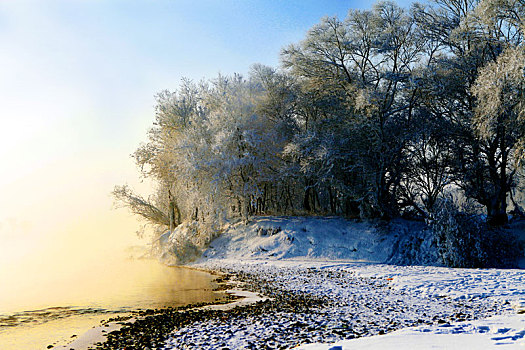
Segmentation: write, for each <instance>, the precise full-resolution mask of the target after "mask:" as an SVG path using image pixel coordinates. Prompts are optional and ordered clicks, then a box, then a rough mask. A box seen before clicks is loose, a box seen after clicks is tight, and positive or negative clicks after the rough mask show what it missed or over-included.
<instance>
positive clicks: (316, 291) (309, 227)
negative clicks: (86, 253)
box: [166, 217, 525, 350]
mask: <svg viewBox="0 0 525 350" xmlns="http://www.w3.org/2000/svg"><path fill="white" fill-rule="evenodd" d="M415 229H416V230H419V229H420V228H419V227H417V225H416V227H415ZM403 230H405V231H403ZM409 231H410V229H409ZM411 233H413V232H408V235H410V234H411ZM406 236H407V232H406V225H405V227H403V225H401V224H396V223H394V224H393V225H391V226H390V227H389V228H388V229H382V228H381V227H379V226H377V225H373V224H370V223H365V222H358V221H352V220H345V219H341V218H324V217H313V218H312V217H310V218H306V217H262V218H257V219H255V220H253V221H252V222H251V223H248V224H244V223H237V224H236V225H231V226H230V227H228V228H226V229H225V231H224V232H223V234H222V235H221V236H220V237H219V238H217V239H215V240H214V241H213V242H212V243H211V244H210V246H209V248H208V249H206V250H205V251H204V252H203V255H202V258H201V259H200V260H198V261H196V262H194V263H192V265H193V266H195V267H199V268H206V269H214V270H222V271H228V272H234V273H235V272H237V273H242V274H252V275H255V276H258V278H260V279H262V280H265V281H268V282H269V283H272V284H273V285H274V286H277V287H278V288H282V289H285V290H288V291H292V292H299V293H308V294H310V295H313V296H317V297H322V298H330V299H331V300H333V304H331V305H330V306H327V307H326V309H323V310H318V311H316V312H314V313H312V314H310V315H298V314H295V315H291V314H290V315H288V314H280V315H278V317H277V316H275V315H264V316H260V317H259V318H256V317H254V318H253V319H246V320H238V319H237V320H236V321H235V322H236V323H235V324H230V325H228V324H227V323H219V324H213V323H208V324H199V325H196V326H194V327H196V328H195V329H193V328H192V327H193V326H190V327H189V328H188V329H185V330H184V332H186V333H185V334H186V335H184V336H187V334H192V336H193V337H196V338H195V339H193V340H192V341H195V342H197V343H198V342H199V339H198V338H199V336H200V335H199V333H207V332H212V333H214V334H215V336H216V337H217V338H220V339H221V341H222V342H223V343H224V344H228V345H229V346H230V347H231V348H243V344H246V343H247V342H248V343H249V342H254V341H257V340H259V341H260V339H261V337H262V336H263V335H264V336H266V335H267V334H270V335H271V339H282V341H288V342H290V339H287V338H286V337H287V336H288V335H287V334H286V327H288V326H289V324H293V322H296V321H297V318H301V320H302V321H301V322H306V323H309V324H310V325H314V324H317V325H321V328H322V329H324V330H326V331H323V330H321V331H319V332H313V333H312V332H310V333H309V335H311V338H310V342H314V344H308V345H302V346H300V347H299V349H333V350H336V349H358V350H359V349H378V348H384V349H394V348H409V347H413V348H414V349H462V350H463V349H490V348H496V349H514V348H523V347H524V346H525V341H524V336H525V283H524V282H525V271H523V270H518V269H513V270H512V269H451V268H445V267H439V266H396V265H391V264H385V262H389V261H396V260H397V261H399V260H403V257H402V256H401V255H402V254H404V253H406V252H403V251H400V244H399V242H400V241H401V239H402V238H403V237H406ZM420 249H423V250H425V251H424V252H417V254H419V255H420V256H425V257H426V258H425V259H423V260H425V261H427V262H429V261H432V258H431V257H432V256H433V252H432V251H431V250H432V247H430V246H428V245H427V246H425V247H421V248H420ZM429 257H430V260H429ZM435 262H436V261H434V263H435ZM261 317H262V318H261ZM276 317H277V318H276ZM303 318H304V320H303ZM224 322H226V321H224ZM268 324H273V325H274V326H275V327H273V326H272V327H268ZM199 327H200V329H205V332H199ZM232 327H233V328H235V329H237V330H238V332H237V333H236V331H235V329H233V328H232ZM345 327H346V328H345ZM343 328H344V329H348V330H349V331H348V332H349V333H348V334H343V335H341V336H340V333H336V332H332V330H340V329H343ZM225 329H229V330H230V331H229V332H227V333H226V332H225V331H224V330H225ZM283 330H284V331H283ZM350 331H351V332H354V333H351V334H350ZM272 332H273V333H272ZM280 332H281V333H280ZM282 332H284V333H282ZM383 332H385V333H387V334H386V335H379V334H381V333H383ZM270 335H268V336H270ZM180 336H182V335H177V333H176V332H175V333H174V335H173V338H172V339H171V340H169V341H168V342H167V347H166V348H167V349H169V348H171V347H170V346H174V347H175V348H176V347H177V344H179V343H177V341H178V340H177V339H178V338H177V337H180ZM221 337H222V338H221ZM228 337H229V338H228ZM352 337H358V338H355V339H349V338H352ZM294 340H295V339H294ZM299 340H300V339H299ZM299 343H301V342H299ZM303 343H304V342H303ZM202 344H205V342H203V343H202ZM295 344H297V342H296V343H295ZM204 348H206V347H204ZM209 348H213V345H209Z"/></svg>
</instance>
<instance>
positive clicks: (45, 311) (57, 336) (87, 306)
mask: <svg viewBox="0 0 525 350" xmlns="http://www.w3.org/2000/svg"><path fill="white" fill-rule="evenodd" d="M35 269H38V266H35ZM30 276H31V277H33V276H34V274H31V275H30ZM45 276H46V277H47V278H48V280H47V282H46V281H45V280H43V279H38V278H36V279H35V281H34V283H33V284H32V283H30V281H27V280H26V281H24V280H23V279H20V278H19V279H18V282H16V281H13V279H11V280H10V281H9V282H8V281H7V280H5V279H4V280H2V281H1V282H2V288H1V289H0V348H1V349H3V350H11V349H12V350H14V349H17V350H23V349H28V350H29V349H31V350H32V349H45V348H46V347H47V346H48V345H54V346H58V345H64V344H66V343H68V342H70V341H72V340H74V339H75V338H76V336H78V335H81V334H82V333H85V332H86V331H87V330H89V329H90V328H92V327H93V326H95V325H97V324H99V323H100V321H101V320H103V319H107V318H109V317H114V316H116V315H123V314H126V313H128V312H129V311H132V310H138V309H150V308H161V307H169V306H181V305H186V304H191V303H196V302H212V301H216V300H220V298H221V294H220V293H218V292H214V291H213V289H214V287H215V286H216V285H215V283H214V282H213V280H214V276H212V275H210V274H208V273H204V272H201V271H196V270H191V269H187V268H181V267H167V266H164V265H161V264H159V263H158V262H156V261H153V260H144V259H139V260H136V259H120V260H117V259H114V260H113V261H111V262H110V263H108V261H105V262H104V263H103V264H101V265H99V266H95V268H93V266H92V267H91V268H90V270H89V272H87V271H85V272H79V273H77V274H76V275H75V277H74V278H71V276H69V277H68V278H65V279H62V280H61V279H60V278H58V279H56V278H52V279H49V276H50V275H49V274H45ZM32 279H33V278H32Z"/></svg>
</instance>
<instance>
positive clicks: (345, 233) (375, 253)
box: [203, 217, 397, 262]
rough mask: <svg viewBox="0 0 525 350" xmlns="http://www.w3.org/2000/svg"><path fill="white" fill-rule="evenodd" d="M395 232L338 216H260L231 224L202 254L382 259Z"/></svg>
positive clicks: (388, 249)
mask: <svg viewBox="0 0 525 350" xmlns="http://www.w3.org/2000/svg"><path fill="white" fill-rule="evenodd" d="M396 239H397V236H396V235H395V234H391V233H386V232H381V231H380V230H378V229H376V228H374V227H373V226H372V225H371V224H370V223H365V222H357V221H352V220H346V219H343V218H337V217H259V218H256V219H254V220H253V221H252V222H250V223H249V224H244V223H237V224H236V225H233V226H231V227H230V228H228V229H227V230H225V232H224V233H223V234H222V235H221V236H220V237H219V238H217V239H215V240H214V241H213V242H212V244H211V245H210V246H209V248H208V249H207V250H206V251H205V252H204V253H203V257H205V258H215V259H217V258H221V259H228V258H231V259H240V258H242V259H268V258H269V259H290V258H295V257H301V258H308V259H317V258H324V259H346V260H354V261H368V262H371V261H374V262H383V261H385V260H387V259H388V258H389V257H390V256H391V255H392V247H393V246H394V244H393V243H394V241H395V240H396Z"/></svg>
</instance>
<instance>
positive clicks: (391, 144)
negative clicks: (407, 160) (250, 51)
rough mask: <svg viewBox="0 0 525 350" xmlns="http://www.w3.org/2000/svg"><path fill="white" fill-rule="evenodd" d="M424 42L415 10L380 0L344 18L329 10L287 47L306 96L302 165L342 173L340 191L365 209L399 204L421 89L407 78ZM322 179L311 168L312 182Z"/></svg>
mask: <svg viewBox="0 0 525 350" xmlns="http://www.w3.org/2000/svg"><path fill="white" fill-rule="evenodd" d="M422 47H423V41H422V40H420V36H419V34H418V31H417V30H416V26H415V23H414V20H413V18H412V17H411V16H410V15H409V14H408V13H407V12H406V11H404V10H403V9H402V8H400V7H398V6H397V5H395V4H394V3H392V2H380V3H378V4H377V5H375V6H374V8H373V10H368V11H360V10H352V11H350V12H349V15H348V17H347V18H346V19H345V20H344V21H340V20H338V19H337V18H324V19H323V20H322V21H321V23H320V24H318V25H316V26H315V27H313V28H312V29H311V30H310V31H309V32H308V34H307V37H306V39H305V40H303V41H302V42H301V43H300V44H299V45H292V46H290V47H288V48H286V49H284V50H283V53H282V56H283V62H284V65H285V67H287V68H288V69H289V70H290V72H291V73H292V74H294V75H296V76H298V77H299V78H300V80H301V83H302V86H303V90H302V93H303V94H304V96H306V97H305V98H304V99H303V100H304V101H305V103H303V104H301V105H300V106H299V107H300V108H301V111H302V113H300V114H299V116H300V117H301V118H302V120H303V125H304V133H303V134H302V136H304V137H303V138H302V139H301V137H302V136H301V135H300V136H299V137H298V138H297V140H296V141H295V144H296V146H295V147H294V149H295V150H299V152H303V153H304V154H303V155H302V156H301V155H297V158H298V159H299V158H300V159H301V161H302V162H303V163H304V165H303V166H302V169H303V170H306V171H308V172H309V174H316V173H319V174H321V175H322V176H323V177H324V178H328V179H330V178H332V179H336V178H337V180H339V181H338V182H339V183H340V184H341V185H342V187H341V188H342V189H343V191H342V197H344V198H346V202H349V203H351V202H353V203H358V206H359V207H360V212H361V214H365V215H367V216H382V217H388V216H392V215H396V213H397V212H398V208H397V199H396V194H395V193H396V191H397V187H398V186H399V183H400V179H401V173H402V171H403V170H402V162H401V156H402V150H403V148H404V147H405V140H406V134H407V132H408V131H409V129H410V122H411V114H412V111H413V107H414V103H415V97H416V94H417V88H416V87H415V86H414V85H413V84H412V82H411V79H410V78H411V74H412V70H413V69H414V67H415V66H416V63H417V62H418V61H419V58H420V54H421V51H422ZM307 179H308V177H307ZM321 179H322V178H321ZM321 179H319V178H316V177H315V176H313V175H312V178H311V179H309V180H310V183H307V186H308V187H307V188H310V187H312V186H314V188H315V186H316V185H317V182H318V181H320V180H321ZM338 187H340V186H338ZM305 202H306V200H305Z"/></svg>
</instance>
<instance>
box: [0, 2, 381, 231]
mask: <svg viewBox="0 0 525 350" xmlns="http://www.w3.org/2000/svg"><path fill="white" fill-rule="evenodd" d="M372 4H373V3H372V2H368V1H345V0H317V1H314V0H192V1H190V0H149V1H146V0H106V1H103V0H16V1H14V0H0V43H1V44H0V122H1V127H0V161H1V164H2V170H3V171H1V172H0V192H1V193H2V194H3V195H2V196H1V197H0V235H1V233H2V232H1V231H2V225H1V224H2V222H3V221H5V220H10V222H20V221H21V220H24V219H23V218H24V217H27V215H26V214H25V213H27V212H28V211H33V212H35V211H36V212H38V213H41V212H42V210H43V208H45V209H46V210H47V211H45V210H44V212H45V213H41V214H40V215H41V216H42V217H43V216H44V215H45V217H46V218H47V217H49V216H52V211H53V210H55V211H58V209H56V208H55V207H56V206H57V205H59V204H56V203H62V206H63V207H64V208H62V209H63V210H66V211H67V210H70V211H71V210H73V209H71V208H72V207H73V206H72V205H71V203H72V202H74V203H76V204H78V203H80V202H82V203H84V204H83V205H86V206H89V205H91V206H94V205H98V206H100V203H102V202H104V203H106V202H110V200H109V199H108V193H109V192H110V191H111V188H112V186H113V185H114V184H121V183H124V182H132V183H133V181H135V182H138V180H137V175H136V171H135V169H134V165H133V162H132V160H131V159H130V157H129V154H130V153H132V152H133V151H134V149H135V148H136V147H137V146H138V144H139V143H140V142H141V141H145V140H146V131H147V129H148V127H149V126H150V125H151V123H152V120H153V114H154V103H155V101H154V95H155V93H157V92H159V91H161V90H163V89H175V88H176V87H177V85H178V83H179V81H180V79H181V77H183V76H185V77H188V78H191V79H194V80H199V79H201V78H212V77H214V76H216V75H217V74H218V73H219V72H220V73H222V74H230V73H233V72H239V73H246V72H247V71H248V70H249V67H250V65H251V64H253V63H262V64H266V65H271V66H277V65H278V64H279V52H280V49H281V48H282V47H283V46H285V45H287V44H290V43H294V42H298V41H299V40H301V39H302V38H303V37H304V35H305V33H306V31H307V30H308V29H309V28H310V27H311V26H312V25H314V24H315V23H317V22H319V20H320V19H321V17H323V16H325V15H330V16H333V15H337V16H339V17H341V18H342V17H344V16H345V15H346V13H347V11H348V10H349V9H350V8H370V7H371V6H372ZM133 179H135V180H133ZM93 188H96V191H93ZM97 191H98V192H97ZM93 192H97V193H99V196H98V197H97V199H96V200H95V198H94V197H93V196H94V194H93ZM80 199H82V200H80ZM50 200H52V201H53V203H55V204H54V206H51V207H50V206H46V205H44V204H43V203H47V202H49V201H50ZM89 203H91V204H89ZM104 205H106V204H104ZM53 208H55V209H53ZM76 210H77V211H79V210H80V209H78V208H76ZM89 210H90V209H89V208H88V207H85V208H84V207H83V208H82V209H81V210H80V211H82V212H86V211H89ZM61 215H62V216H64V213H61ZM68 215H69V216H71V215H73V214H71V213H69V214H68ZM73 216H74V215H73ZM42 217H41V218H40V219H41V220H40V222H42V220H43V218H42ZM13 218H14V219H13ZM20 218H22V219H20ZM17 220H18V221H17ZM4 227H5V225H4ZM24 227H25V226H24Z"/></svg>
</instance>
